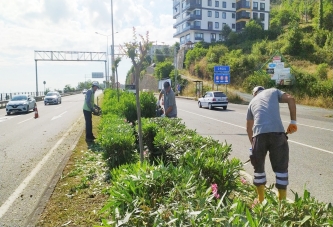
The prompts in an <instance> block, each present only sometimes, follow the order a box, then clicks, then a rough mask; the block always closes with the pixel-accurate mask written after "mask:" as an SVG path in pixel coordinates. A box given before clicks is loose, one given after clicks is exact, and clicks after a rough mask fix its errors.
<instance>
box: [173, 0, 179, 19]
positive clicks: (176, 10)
mask: <svg viewBox="0 0 333 227" xmlns="http://www.w3.org/2000/svg"><path fill="white" fill-rule="evenodd" d="M179 15H180V0H174V1H173V19H176V18H177V17H178V16H179Z"/></svg>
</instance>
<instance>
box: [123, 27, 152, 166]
mask: <svg viewBox="0 0 333 227" xmlns="http://www.w3.org/2000/svg"><path fill="white" fill-rule="evenodd" d="M139 36H140V38H141V42H139V41H137V34H136V30H135V28H133V41H132V42H128V43H124V46H123V47H122V49H123V51H124V52H125V54H126V55H127V57H129V58H130V59H131V61H132V64H133V67H134V76H135V89H136V108H137V116H138V134H139V147H140V160H141V162H143V160H144V157H143V142H142V124H141V105H140V92H139V81H140V79H139V78H140V72H141V69H142V65H143V63H144V61H145V58H146V56H147V53H148V50H149V47H150V46H151V45H152V43H151V42H149V32H147V33H146V37H143V36H142V35H139Z"/></svg>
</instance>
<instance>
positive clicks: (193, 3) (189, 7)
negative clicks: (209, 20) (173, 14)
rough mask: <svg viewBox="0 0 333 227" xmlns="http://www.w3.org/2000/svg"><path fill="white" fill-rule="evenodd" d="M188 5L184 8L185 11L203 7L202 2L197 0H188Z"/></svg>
mask: <svg viewBox="0 0 333 227" xmlns="http://www.w3.org/2000/svg"><path fill="white" fill-rule="evenodd" d="M186 3H187V4H186V5H185V7H184V8H183V12H184V11H186V10H193V9H197V8H201V4H199V3H197V1H196V0H188V1H186Z"/></svg>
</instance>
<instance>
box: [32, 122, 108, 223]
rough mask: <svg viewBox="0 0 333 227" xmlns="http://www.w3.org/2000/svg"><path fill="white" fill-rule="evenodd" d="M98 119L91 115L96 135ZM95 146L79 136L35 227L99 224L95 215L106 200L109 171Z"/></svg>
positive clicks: (83, 136)
mask: <svg viewBox="0 0 333 227" xmlns="http://www.w3.org/2000/svg"><path fill="white" fill-rule="evenodd" d="M99 122H100V117H97V116H93V132H94V134H95V135H97V126H98V124H99ZM99 151H100V148H99V147H98V146H97V145H94V144H90V145H88V144H87V143H86V141H85V133H82V136H81V138H80V139H79V141H78V144H77V146H76V148H75V149H74V150H73V153H72V155H71V157H70V160H69V162H68V163H67V165H66V167H65V169H64V171H63V173H62V176H61V178H60V180H59V181H58V183H57V185H56V187H55V189H54V192H53V194H52V196H51V198H50V200H49V202H48V204H47V205H46V207H45V209H44V212H43V213H42V215H41V217H40V218H39V221H38V223H37V225H36V226H63V225H65V224H67V225H68V226H93V225H100V223H101V214H99V213H98V212H99V211H100V210H101V208H102V207H103V206H104V204H105V201H107V199H108V198H109V195H108V189H109V187H110V183H109V174H108V173H109V171H108V167H107V165H106V163H105V161H104V159H103V157H102V152H99Z"/></svg>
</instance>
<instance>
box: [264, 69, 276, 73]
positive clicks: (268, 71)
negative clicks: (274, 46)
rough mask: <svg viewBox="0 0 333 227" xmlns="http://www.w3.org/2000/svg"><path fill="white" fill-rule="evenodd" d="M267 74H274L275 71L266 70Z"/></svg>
mask: <svg viewBox="0 0 333 227" xmlns="http://www.w3.org/2000/svg"><path fill="white" fill-rule="evenodd" d="M266 73H267V74H274V69H266Z"/></svg>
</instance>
